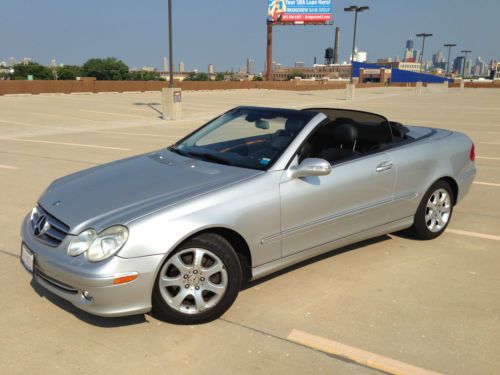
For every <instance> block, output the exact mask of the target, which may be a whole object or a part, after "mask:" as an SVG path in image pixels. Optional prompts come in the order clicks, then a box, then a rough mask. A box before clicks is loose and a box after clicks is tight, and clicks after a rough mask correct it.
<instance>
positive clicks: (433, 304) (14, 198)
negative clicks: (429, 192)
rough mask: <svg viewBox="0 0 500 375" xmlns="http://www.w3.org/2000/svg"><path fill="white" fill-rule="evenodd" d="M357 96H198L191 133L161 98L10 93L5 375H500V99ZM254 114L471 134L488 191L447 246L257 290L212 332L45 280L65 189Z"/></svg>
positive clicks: (398, 248)
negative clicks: (116, 306) (357, 118)
mask: <svg viewBox="0 0 500 375" xmlns="http://www.w3.org/2000/svg"><path fill="white" fill-rule="evenodd" d="M343 97H344V92H343V91H342V90H333V91H316V92H284V91H279V92H277V91H265V90H241V91H239V90H238V91H213V92H184V93H183V112H184V118H183V120H180V121H175V122H171V121H163V120H162V119H161V114H160V112H161V106H160V105H159V103H160V101H161V97H160V94H159V93H141V94H139V93H129V94H91V95H37V96H5V97H0V210H1V215H0V281H1V282H0V296H1V297H2V308H1V309H0V343H1V350H0V363H2V368H1V369H0V373H5V374H15V373H33V372H39V373H50V374H66V373H72V372H75V373H93V374H101V373H102V374H104V373H106V374H123V373H132V372H133V373H159V372H163V373H165V372H169V373H186V374H208V373H218V374H235V373H238V374H250V373H273V374H282V373H283V374H284V373H297V374H298V373H301V374H309V373H329V374H332V373H335V374H344V373H347V374H349V373H353V374H364V373H366V374H369V373H377V372H379V370H381V368H380V367H379V368H378V369H377V366H371V365H369V364H364V365H363V364H360V363H356V362H363V361H362V358H361V357H362V355H361V354H360V353H359V352H357V351H356V349H360V350H363V351H367V352H369V353H374V354H377V355H380V356H383V357H385V358H386V359H387V360H391V361H400V362H403V363H404V364H408V365H412V366H415V367H417V368H418V369H420V370H422V371H423V370H428V371H435V372H441V373H447V374H495V373H496V374H498V373H499V371H500V355H499V354H498V353H499V349H500V320H499V315H500V272H499V270H500V231H499V229H500V199H499V198H500V105H499V103H500V90H494V89H491V90H488V89H466V90H465V91H460V90H458V89H456V90H449V91H448V92H446V93H439V92H424V94H423V95H421V96H417V95H415V92H414V90H413V89H408V88H373V89H364V90H358V91H357V93H356V99H355V100H354V101H345V100H343ZM238 105H265V106H277V107H292V108H306V107H318V106H323V107H342V108H355V109H361V110H366V111H373V112H378V113H380V114H383V115H385V116H387V117H389V118H390V119H391V120H395V121H400V122H402V123H405V124H414V125H424V126H426V125H428V126H434V127H439V128H446V129H451V130H456V131H462V132H465V133H467V134H468V135H469V136H470V137H471V138H472V139H473V140H474V142H475V145H476V155H477V159H476V166H477V169H478V173H477V177H476V181H475V183H474V185H473V187H472V189H471V191H470V193H469V195H468V196H467V197H466V198H465V200H464V201H463V202H461V203H460V204H459V205H458V206H457V207H456V209H455V211H454V217H453V218H452V221H451V224H450V226H449V228H448V230H447V231H446V232H445V234H444V235H443V236H441V237H439V238H438V239H436V240H433V241H428V242H422V241H416V240H413V239H411V238H406V237H405V236H402V235H400V234H394V235H388V236H383V237H379V238H376V239H373V240H370V241H366V242H363V243H360V244H356V245H353V246H349V247H348V248H344V249H340V250H336V251H333V252H331V253H328V254H326V255H324V256H321V257H319V258H316V259H314V260H313V261H310V262H307V263H303V264H300V265H299V266H297V267H294V268H292V269H288V270H286V271H285V272H281V273H280V274H279V275H275V276H273V277H269V278H266V279H265V280H263V281H261V282H259V283H254V284H251V285H250V286H248V287H246V288H245V289H244V290H243V291H242V292H241V293H240V295H239V297H238V299H237V300H236V302H235V304H234V305H233V307H232V308H231V309H230V310H229V312H227V313H226V314H225V315H224V316H223V317H222V318H221V319H219V320H217V321H215V322H212V323H209V324H205V325H200V326H174V325H169V324H166V323H163V322H161V321H158V320H156V319H155V318H153V317H152V316H150V315H144V316H134V317H125V318H118V319H104V318H98V317H93V316H91V315H88V314H86V313H83V312H80V311H79V310H77V309H76V308H74V307H72V305H70V304H69V303H67V302H65V301H63V300H61V299H60V298H58V297H56V296H53V295H51V294H50V293H48V292H45V291H44V290H43V289H41V288H39V287H37V286H35V285H33V284H31V283H30V281H31V280H30V275H29V274H28V273H27V272H26V271H25V270H24V269H23V268H22V266H21V265H20V264H19V251H20V236H19V232H20V225H21V221H22V219H23V217H24V216H25V215H26V214H27V212H29V210H30V209H31V208H32V207H33V205H34V204H35V203H36V201H37V198H38V197H39V196H40V194H41V193H42V192H43V190H44V189H45V188H46V187H47V185H48V184H49V183H50V182H51V181H52V180H54V179H56V178H58V177H61V176H63V175H66V174H69V173H71V172H75V171H79V170H82V169H85V168H89V167H92V166H95V165H98V164H102V163H106V162H109V161H112V160H116V159H120V158H124V157H127V156H132V155H136V154H140V153H145V152H148V151H153V150H156V149H159V148H162V147H165V146H167V145H169V144H171V143H173V142H175V140H177V139H179V138H180V137H182V136H183V135H185V134H187V133H188V132H190V131H191V130H193V129H195V128H197V127H198V126H200V125H202V124H203V123H204V122H205V121H206V120H208V119H210V118H212V117H214V116H215V115H217V114H219V113H221V112H223V111H226V110H228V109H230V108H231V107H234V106H238ZM294 330H295V331H300V332H303V333H306V334H309V335H314V336H315V337H319V338H321V339H324V340H328V342H330V341H331V342H332V343H333V342H334V343H337V344H339V345H340V344H342V345H347V346H349V347H348V348H347V349H346V348H344V349H342V350H344V351H342V352H337V353H328V352H325V350H323V349H321V348H319V347H318V345H316V344H317V341H315V339H311V340H309V341H308V342H300V343H299V342H297V340H296V339H294V336H293V335H291V333H292V332H293V331H294ZM349 348H350V349H349ZM332 354H333V355H332ZM396 366H397V364H396ZM382 370H383V368H382ZM386 370H387V369H386Z"/></svg>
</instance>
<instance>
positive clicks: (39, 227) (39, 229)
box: [33, 215, 48, 237]
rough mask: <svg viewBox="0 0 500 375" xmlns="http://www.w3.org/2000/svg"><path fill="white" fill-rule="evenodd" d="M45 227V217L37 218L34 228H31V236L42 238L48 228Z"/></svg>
mask: <svg viewBox="0 0 500 375" xmlns="http://www.w3.org/2000/svg"><path fill="white" fill-rule="evenodd" d="M46 225H47V218H46V217H45V215H42V216H40V217H39V218H38V220H37V221H36V223H35V227H34V228H33V234H34V235H35V236H37V237H40V236H42V235H43V234H44V233H45V232H46V231H47V229H48V228H46Z"/></svg>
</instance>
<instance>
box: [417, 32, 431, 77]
mask: <svg viewBox="0 0 500 375" xmlns="http://www.w3.org/2000/svg"><path fill="white" fill-rule="evenodd" d="M417 36H418V37H419V38H422V53H421V54H420V73H422V66H423V65H424V47H425V38H428V37H430V36H432V34H427V33H420V34H417Z"/></svg>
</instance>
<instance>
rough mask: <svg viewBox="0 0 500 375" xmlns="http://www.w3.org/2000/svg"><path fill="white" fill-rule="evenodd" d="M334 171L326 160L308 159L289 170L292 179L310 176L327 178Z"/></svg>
mask: <svg viewBox="0 0 500 375" xmlns="http://www.w3.org/2000/svg"><path fill="white" fill-rule="evenodd" d="M331 171H332V166H331V165H330V163H329V162H327V161H326V160H324V159H318V158H308V159H304V160H303V161H302V163H300V164H299V165H298V166H296V167H292V168H290V170H289V173H290V178H291V179H294V178H301V177H309V176H326V175H328V174H330V172H331Z"/></svg>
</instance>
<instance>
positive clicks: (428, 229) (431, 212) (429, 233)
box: [411, 180, 454, 240]
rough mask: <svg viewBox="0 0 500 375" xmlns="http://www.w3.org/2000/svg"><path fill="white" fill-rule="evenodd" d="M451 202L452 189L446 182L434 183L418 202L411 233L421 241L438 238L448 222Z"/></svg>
mask: <svg viewBox="0 0 500 375" xmlns="http://www.w3.org/2000/svg"><path fill="white" fill-rule="evenodd" d="M453 201H454V197H453V192H452V189H451V187H450V185H449V184H448V183H447V182H446V181H444V180H439V181H437V182H436V183H434V184H433V185H432V186H431V187H430V188H429V190H428V191H427V193H425V195H424V197H423V199H422V201H421V202H420V205H419V207H418V210H417V213H416V214H415V219H414V223H413V227H412V228H411V231H412V233H413V234H414V235H415V236H416V237H417V238H419V239H422V240H430V239H433V238H436V237H438V236H440V235H441V234H442V233H443V232H444V230H445V229H446V227H447V226H448V224H449V222H450V219H451V214H452V213H453Z"/></svg>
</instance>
